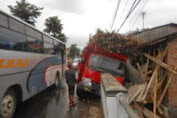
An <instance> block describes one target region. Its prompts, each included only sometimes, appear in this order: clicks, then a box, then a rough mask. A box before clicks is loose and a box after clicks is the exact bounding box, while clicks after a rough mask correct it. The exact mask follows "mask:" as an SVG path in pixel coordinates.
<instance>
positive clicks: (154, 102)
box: [153, 71, 158, 118]
mask: <svg viewBox="0 0 177 118" xmlns="http://www.w3.org/2000/svg"><path fill="white" fill-rule="evenodd" d="M157 75H158V71H156V72H155V77H154V78H155V79H154V89H153V93H154V96H153V113H154V115H153V118H156V112H157V111H156V110H157V109H156V106H157V101H156V100H157Z"/></svg>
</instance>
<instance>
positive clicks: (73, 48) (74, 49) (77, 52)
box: [68, 44, 80, 59]
mask: <svg viewBox="0 0 177 118" xmlns="http://www.w3.org/2000/svg"><path fill="white" fill-rule="evenodd" d="M69 49H70V51H69V54H68V55H69V56H70V57H71V58H72V59H74V58H75V57H79V56H80V49H79V48H78V47H77V45H76V44H72V45H71V46H70V48H69Z"/></svg>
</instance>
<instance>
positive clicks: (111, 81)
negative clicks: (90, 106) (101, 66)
mask: <svg viewBox="0 0 177 118" xmlns="http://www.w3.org/2000/svg"><path fill="white" fill-rule="evenodd" d="M101 102H102V106H103V113H104V117H105V118H138V116H137V114H136V113H135V112H134V111H133V109H132V108H131V107H130V105H129V104H128V97H127V89H126V88H125V87H124V86H123V85H122V84H120V83H119V82H118V81H117V80H116V79H115V78H114V77H113V76H112V75H111V74H108V73H103V74H101Z"/></svg>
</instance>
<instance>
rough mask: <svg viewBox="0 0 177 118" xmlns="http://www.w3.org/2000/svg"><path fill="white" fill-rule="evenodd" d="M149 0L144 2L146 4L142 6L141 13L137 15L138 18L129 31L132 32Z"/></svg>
mask: <svg viewBox="0 0 177 118" xmlns="http://www.w3.org/2000/svg"><path fill="white" fill-rule="evenodd" d="M147 2H148V0H145V2H144V4H143V6H142V7H141V10H140V12H139V15H138V16H137V17H136V19H135V21H134V23H133V25H132V27H131V28H130V30H129V32H131V31H132V29H133V27H134V26H135V24H136V23H137V21H138V18H139V16H140V15H141V14H140V13H141V12H142V11H143V9H144V7H145V6H146V4H147Z"/></svg>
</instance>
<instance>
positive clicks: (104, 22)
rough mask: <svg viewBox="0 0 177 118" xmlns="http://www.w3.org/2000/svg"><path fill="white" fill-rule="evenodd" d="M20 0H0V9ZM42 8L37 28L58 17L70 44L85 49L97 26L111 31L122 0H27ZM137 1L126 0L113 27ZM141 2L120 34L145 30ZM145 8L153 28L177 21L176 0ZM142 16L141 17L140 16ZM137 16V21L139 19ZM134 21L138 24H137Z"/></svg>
mask: <svg viewBox="0 0 177 118" xmlns="http://www.w3.org/2000/svg"><path fill="white" fill-rule="evenodd" d="M15 1H16V0H0V3H1V4H0V9H2V10H4V11H6V12H8V13H10V12H9V9H8V7H7V5H14V4H15ZM27 1H28V2H30V3H32V4H35V5H37V6H39V7H44V10H43V11H42V15H41V16H40V17H39V18H38V19H37V24H36V27H37V28H38V29H39V30H43V29H44V21H45V19H46V18H48V17H50V16H58V17H59V19H61V21H62V24H63V26H64V30H63V32H64V33H65V34H66V35H67V37H68V38H69V39H68V42H67V46H68V47H69V46H70V45H71V44H74V43H76V44H77V45H78V47H80V48H83V47H84V46H85V45H86V44H87V42H88V38H89V35H90V34H94V33H95V31H96V29H97V28H101V29H103V30H105V29H106V30H110V26H111V23H112V19H113V16H114V12H115V8H116V5H117V1H118V0H27ZM133 1H134V0H122V1H121V4H120V8H119V11H118V14H117V18H116V20H115V24H114V27H113V29H114V30H117V29H118V28H119V26H120V25H121V23H122V22H123V20H124V19H125V17H126V15H127V12H128V10H129V9H130V7H131V4H132V3H133ZM142 4H143V0H142V3H141V4H140V6H139V7H137V9H135V11H134V12H133V14H132V15H131V17H130V18H129V19H128V20H127V22H126V23H125V25H124V26H123V27H122V29H121V30H120V32H119V33H126V32H128V31H129V30H134V29H136V28H139V29H142V17H141V15H140V14H141V13H139V12H136V11H140V10H139V9H140V8H141V6H142ZM143 11H145V12H146V15H145V20H144V22H145V28H152V27H155V26H160V25H164V24H168V23H171V22H173V23H177V14H176V11H177V1H176V0H148V2H147V4H146V6H145V7H144V9H143ZM136 16H139V17H136ZM136 19H137V20H136ZM133 24H134V25H133Z"/></svg>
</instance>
